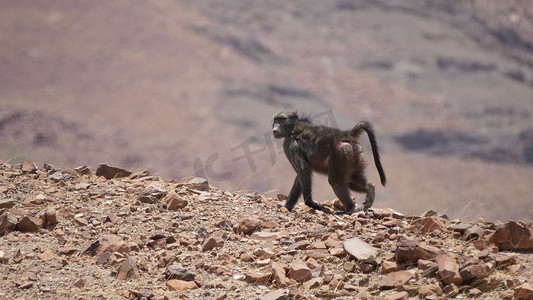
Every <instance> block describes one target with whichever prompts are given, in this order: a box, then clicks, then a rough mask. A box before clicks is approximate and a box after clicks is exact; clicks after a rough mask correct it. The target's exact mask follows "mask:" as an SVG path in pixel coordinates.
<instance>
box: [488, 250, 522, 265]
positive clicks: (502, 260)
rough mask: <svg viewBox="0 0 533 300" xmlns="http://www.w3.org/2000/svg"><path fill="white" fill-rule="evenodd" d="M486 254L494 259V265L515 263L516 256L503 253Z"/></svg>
mask: <svg viewBox="0 0 533 300" xmlns="http://www.w3.org/2000/svg"><path fill="white" fill-rule="evenodd" d="M488 256H489V257H490V258H491V259H492V260H494V262H495V263H496V267H503V266H507V265H512V264H515V263H516V258H515V257H514V256H512V255H509V254H505V253H489V254H488Z"/></svg>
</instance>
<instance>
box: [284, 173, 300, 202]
mask: <svg viewBox="0 0 533 300" xmlns="http://www.w3.org/2000/svg"><path fill="white" fill-rule="evenodd" d="M301 194H302V185H301V184H300V179H298V176H296V178H295V179H294V184H293V185H292V188H291V192H290V193H289V197H288V198H287V201H286V202H285V207H286V208H287V209H288V210H289V211H291V210H292V209H293V208H294V206H295V205H296V203H297V202H298V198H300V195H301Z"/></svg>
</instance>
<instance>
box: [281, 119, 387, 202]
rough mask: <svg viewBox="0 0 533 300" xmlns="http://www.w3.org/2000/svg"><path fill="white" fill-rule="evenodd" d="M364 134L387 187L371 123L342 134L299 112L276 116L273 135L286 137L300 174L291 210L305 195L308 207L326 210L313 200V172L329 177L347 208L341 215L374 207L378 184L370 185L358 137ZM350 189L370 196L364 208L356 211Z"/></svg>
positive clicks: (287, 150)
mask: <svg viewBox="0 0 533 300" xmlns="http://www.w3.org/2000/svg"><path fill="white" fill-rule="evenodd" d="M363 131H366V133H367V134H368V138H369V139H370V145H371V146H372V154H373V156H374V163H375V164H376V168H377V169H378V173H379V177H380V179H381V184H382V185H383V186H385V183H386V181H387V180H386V178H385V172H384V171H383V167H382V166H381V161H380V159H379V153H378V145H377V142H376V137H375V135H374V130H373V129H372V125H371V124H370V123H368V122H360V123H358V124H357V125H355V127H354V128H353V129H352V130H347V131H342V130H339V129H335V128H330V127H326V126H317V125H313V124H312V123H311V121H310V120H309V119H308V118H300V117H299V116H298V114H297V113H295V112H279V113H277V114H275V115H274V121H273V123H272V134H273V135H274V138H276V139H280V138H284V141H283V150H284V152H285V155H286V156H287V159H288V160H289V162H290V163H291V165H292V167H293V168H294V170H295V171H296V179H295V180H294V184H293V186H292V189H291V191H290V193H289V197H288V199H287V202H286V203H285V207H286V208H287V209H288V210H289V211H290V210H292V209H293V208H294V206H295V205H296V203H297V202H298V198H299V197H300V195H301V194H302V193H303V197H304V201H305V204H306V205H307V206H310V207H312V208H314V209H317V210H323V209H324V207H323V206H322V205H320V204H318V203H316V202H315V201H313V199H312V197H311V174H312V171H316V172H319V173H323V174H327V175H328V181H329V184H330V185H331V187H332V188H333V191H335V195H337V197H338V198H339V199H340V200H341V201H342V203H343V204H344V207H345V208H346V209H345V210H344V211H341V212H340V213H352V212H355V211H360V210H363V209H364V210H365V211H366V210H367V209H368V208H370V207H372V204H373V203H374V196H375V191H374V185H373V184H372V183H369V182H367V179H366V177H365V174H364V168H365V161H364V156H363V149H362V148H361V145H359V143H357V138H358V137H359V135H361V133H362V132H363ZM348 188H350V189H352V190H354V191H356V192H360V193H366V198H365V201H364V203H363V208H359V209H357V210H356V208H355V205H354V203H353V201H352V199H351V198H350V191H349V189H348Z"/></svg>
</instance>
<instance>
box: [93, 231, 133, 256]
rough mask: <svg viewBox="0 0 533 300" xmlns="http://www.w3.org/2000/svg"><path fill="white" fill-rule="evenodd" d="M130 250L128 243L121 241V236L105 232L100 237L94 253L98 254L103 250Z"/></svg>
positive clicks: (123, 251)
mask: <svg viewBox="0 0 533 300" xmlns="http://www.w3.org/2000/svg"><path fill="white" fill-rule="evenodd" d="M130 250H131V249H130V246H129V245H128V243H126V242H125V241H123V240H122V238H121V237H119V236H118V235H114V234H106V235H104V236H102V237H101V238H100V243H99V245H98V248H97V249H96V251H95V253H94V254H95V255H96V256H99V255H101V254H103V253H104V252H109V253H113V252H119V253H127V252H130Z"/></svg>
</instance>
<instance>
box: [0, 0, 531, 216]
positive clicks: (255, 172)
mask: <svg viewBox="0 0 533 300" xmlns="http://www.w3.org/2000/svg"><path fill="white" fill-rule="evenodd" d="M0 45H1V46H0V161H4V162H6V161H7V162H9V163H17V162H21V161H23V160H31V161H35V162H37V163H39V165H40V166H42V164H43V163H45V162H46V163H50V164H53V165H55V166H57V167H70V168H74V167H77V166H80V165H89V166H92V167H93V168H94V167H96V166H97V165H98V164H99V163H108V164H111V165H116V166H119V167H124V168H128V169H131V170H134V171H135V170H142V169H145V168H148V169H149V170H150V171H151V172H152V173H154V174H158V175H161V176H162V177H164V178H165V179H178V180H180V179H184V178H187V177H191V176H195V175H202V176H205V177H207V179H208V180H209V181H210V183H211V184H213V185H215V186H218V187H220V188H222V189H225V190H230V191H237V190H239V191H240V190H242V191H244V190H246V191H250V192H255V191H258V192H261V193H267V194H268V195H271V196H275V195H276V193H284V194H287V193H288V191H289V189H290V187H291V185H292V181H293V179H294V171H293V170H292V169H291V168H290V166H289V164H288V163H287V161H286V159H285V157H284V155H283V154H282V153H281V152H279V151H280V150H281V148H279V144H278V143H277V142H276V141H274V140H273V139H272V138H271V135H270V119H271V116H272V115H273V114H274V113H275V112H277V111H278V110H280V109H294V110H298V111H300V112H305V113H307V114H308V115H310V116H313V117H315V119H316V120H317V121H318V122H320V123H323V124H328V125H330V126H338V127H339V128H343V129H347V128H351V127H352V126H353V125H354V124H355V123H356V122H358V121H360V120H364V119H365V120H369V121H371V122H373V123H374V124H375V129H376V131H377V135H378V140H379V143H380V146H381V149H382V158H383V165H384V167H385V171H386V173H387V177H388V185H387V187H386V188H383V187H381V186H379V187H378V188H377V199H376V203H375V206H377V207H392V208H395V209H397V210H400V211H403V212H406V213H409V214H420V213H422V212H423V211H425V210H427V209H433V210H436V211H438V212H441V213H446V214H448V215H449V216H450V217H452V218H455V217H470V218H472V217H477V216H482V217H484V218H486V219H501V220H504V221H505V220H507V219H509V218H511V219H525V218H527V219H532V218H533V5H531V2H530V1H528V0H523V1H519V0H508V1H499V0H479V1H476V0H471V1H466V0H464V1H459V0H456V1H440V0H411V1H403V0H402V1H389V0H386V1H385V0H384V1H375V0H373V1H370V0H366V1H365V0H352V1H351V0H336V1H320V0H316V1H298V0H295V1H286V3H284V2H283V1H252V0H249V1H243V0H226V1H214V0H213V1H211V0H207V1H193V0H190V1H187V0H175V1H166V0H159V1H131V0H128V1H126V0H114V1H89V0H87V1H68V0H64V1H45V2H43V1H30V0H28V1H23V0H12V1H8V0H4V1H2V2H0ZM364 139H365V141H366V137H365V138H364ZM365 147H368V144H366V145H365ZM367 173H368V175H369V177H370V178H371V180H372V181H374V182H375V183H376V184H377V183H378V182H379V180H378V177H377V172H376V170H375V167H374V166H373V164H370V165H369V168H368V169H367ZM314 182H315V186H314V187H315V188H314V195H315V198H316V199H317V200H319V201H322V200H326V199H333V198H334V197H335V196H334V194H333V192H332V191H331V188H330V187H329V186H328V184H327V179H326V178H325V177H323V176H316V177H315V180H314ZM355 196H356V201H358V202H361V200H362V198H363V196H362V195H355Z"/></svg>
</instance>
